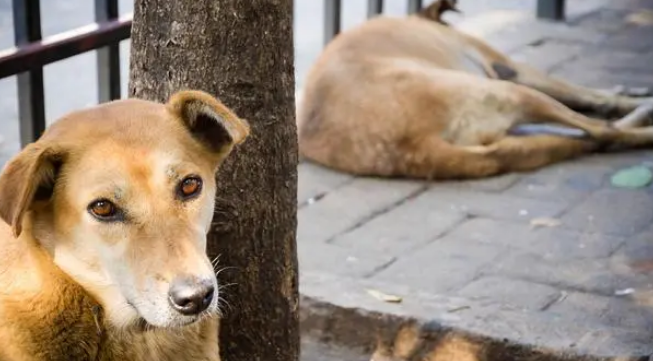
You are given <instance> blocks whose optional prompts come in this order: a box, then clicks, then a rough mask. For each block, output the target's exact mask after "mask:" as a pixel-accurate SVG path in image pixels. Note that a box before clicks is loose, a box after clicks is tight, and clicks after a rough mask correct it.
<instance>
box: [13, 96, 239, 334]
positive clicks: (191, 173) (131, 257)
mask: <svg viewBox="0 0 653 361" xmlns="http://www.w3.org/2000/svg"><path fill="white" fill-rule="evenodd" d="M248 134H249V126H248V124H247V122H246V121H244V120H241V119H239V118H238V117H237V116H236V115H234V114H233V113H232V112H231V111H230V110H229V109H227V108H226V107H225V106H224V105H222V104H221V103H220V102H219V101H218V100H216V99H215V98H213V97H211V96H210V95H208V94H206V93H203V92H198V91H181V92H178V93H176V94H174V95H173V96H172V97H171V98H170V100H169V101H168V103H167V104H159V103H154V102H148V101H144V100H137V99H129V100H121V101H116V102H111V103H107V104H104V105H100V106H96V107H93V108H89V109H86V110H81V111H77V112H74V113H71V114H69V115H67V116H65V117H63V118H62V119H60V120H58V121H57V122H56V123H54V124H53V125H52V126H51V127H50V128H49V129H48V130H47V131H46V132H45V134H44V135H43V136H42V137H41V138H40V139H39V140H38V141H37V142H35V143H32V144H30V145H28V146H27V147H26V148H25V149H24V150H23V151H22V152H20V153H19V154H18V155H17V156H16V157H15V158H13V159H12V160H11V161H10V162H9V163H8V164H7V165H6V167H5V168H4V170H3V172H2V174H1V175H0V217H2V219H3V220H4V221H5V222H7V223H8V224H9V225H11V226H12V229H13V232H14V235H15V236H16V237H19V238H25V240H26V241H29V240H30V239H35V240H37V242H38V243H39V245H40V247H42V248H43V249H45V250H46V251H47V252H48V253H49V254H51V255H52V257H53V260H54V262H55V263H56V264H57V265H58V266H59V267H60V268H61V269H63V270H64V271H65V272H66V273H67V274H68V275H69V276H70V277H71V278H72V279H73V280H75V281H76V282H78V283H79V284H81V285H82V286H83V287H84V288H86V289H87V290H88V291H89V293H91V294H92V295H93V296H94V297H95V298H97V299H98V301H99V302H100V303H101V304H102V306H103V307H104V309H105V312H106V315H107V317H108V319H109V320H110V322H111V323H112V324H113V325H114V326H116V327H127V326H130V325H133V324H138V323H142V321H143V320H144V321H145V322H147V323H148V324H150V325H152V326H156V327H174V326H182V325H185V324H190V323H192V322H194V321H197V320H198V319H200V318H202V317H203V316H204V315H209V314H215V313H216V311H217V307H218V284H217V280H216V277H215V273H214V270H213V266H212V264H211V262H210V261H209V259H208V258H207V256H206V254H205V248H206V234H207V232H208V230H209V227H210V223H211V219H212V217H213V206H214V196H215V194H214V193H215V190H216V180H215V172H216V170H217V168H218V166H219V165H220V163H221V162H222V161H223V160H224V159H225V157H226V156H227V155H228V154H229V153H230V152H231V150H232V148H233V146H234V145H236V144H238V143H240V142H242V141H243V140H244V139H245V138H246V137H247V136H248Z"/></svg>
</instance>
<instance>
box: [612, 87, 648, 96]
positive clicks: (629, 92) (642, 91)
mask: <svg viewBox="0 0 653 361" xmlns="http://www.w3.org/2000/svg"><path fill="white" fill-rule="evenodd" d="M611 92H612V93H613V94H615V95H622V96H627V97H633V98H643V97H648V96H651V95H653V92H651V88H648V87H627V86H623V85H617V86H615V87H614V88H612V90H611Z"/></svg>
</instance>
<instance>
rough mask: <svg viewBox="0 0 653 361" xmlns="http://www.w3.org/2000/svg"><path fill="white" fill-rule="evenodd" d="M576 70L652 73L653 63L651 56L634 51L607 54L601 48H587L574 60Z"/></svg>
mask: <svg viewBox="0 0 653 361" xmlns="http://www.w3.org/2000/svg"><path fill="white" fill-rule="evenodd" d="M568 66H570V67H571V66H573V67H574V68H580V69H591V70H592V71H594V72H601V73H609V72H626V73H628V72H630V73H644V74H646V73H651V72H653V62H652V61H651V55H648V56H646V55H644V56H643V55H642V54H641V53H636V52H632V51H612V52H606V51H605V49H604V48H602V47H601V46H597V47H591V48H589V49H588V48H586V49H585V51H584V52H583V53H582V56H580V57H578V58H577V59H574V61H573V64H569V65H568Z"/></svg>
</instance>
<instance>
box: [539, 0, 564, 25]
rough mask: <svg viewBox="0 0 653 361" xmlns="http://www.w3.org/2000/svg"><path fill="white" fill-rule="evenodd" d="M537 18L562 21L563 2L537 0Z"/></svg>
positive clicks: (560, 0) (562, 0)
mask: <svg viewBox="0 0 653 361" xmlns="http://www.w3.org/2000/svg"><path fill="white" fill-rule="evenodd" d="M537 17H538V18H540V19H549V20H563V19H564V17H565V0H537Z"/></svg>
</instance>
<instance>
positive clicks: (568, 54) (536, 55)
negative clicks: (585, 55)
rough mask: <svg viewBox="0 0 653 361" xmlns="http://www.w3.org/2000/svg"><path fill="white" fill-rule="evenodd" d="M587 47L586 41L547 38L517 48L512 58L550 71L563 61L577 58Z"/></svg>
mask: <svg viewBox="0 0 653 361" xmlns="http://www.w3.org/2000/svg"><path fill="white" fill-rule="evenodd" d="M586 48H587V44H586V43H579V42H565V41H560V40H557V39H546V40H543V41H542V42H538V43H535V44H531V45H526V46H524V47H523V48H521V49H519V50H516V51H515V52H514V53H512V54H511V56H510V58H511V59H512V60H514V61H517V62H521V63H524V64H528V65H530V66H532V67H535V68H537V69H539V70H542V71H544V72H549V71H550V70H551V69H553V68H554V67H556V66H558V65H560V64H562V63H563V62H566V61H569V60H571V59H574V58H576V57H577V56H578V55H579V54H580V53H582V52H584V51H585V50H586Z"/></svg>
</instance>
